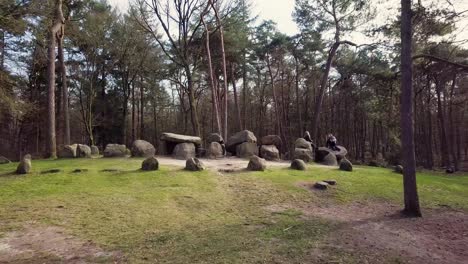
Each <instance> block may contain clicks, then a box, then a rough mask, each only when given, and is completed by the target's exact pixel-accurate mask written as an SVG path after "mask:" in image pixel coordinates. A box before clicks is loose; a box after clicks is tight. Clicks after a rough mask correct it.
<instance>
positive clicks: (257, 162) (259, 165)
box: [247, 156, 266, 171]
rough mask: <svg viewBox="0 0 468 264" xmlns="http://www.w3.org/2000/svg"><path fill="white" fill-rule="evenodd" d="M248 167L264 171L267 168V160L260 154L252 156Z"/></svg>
mask: <svg viewBox="0 0 468 264" xmlns="http://www.w3.org/2000/svg"><path fill="white" fill-rule="evenodd" d="M247 169H248V170H250V171H264V170H265V169H266V160H264V159H262V158H260V157H258V156H252V157H251V158H250V160H249V164H248V165H247Z"/></svg>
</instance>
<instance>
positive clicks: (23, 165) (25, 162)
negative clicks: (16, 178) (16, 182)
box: [16, 154, 32, 174]
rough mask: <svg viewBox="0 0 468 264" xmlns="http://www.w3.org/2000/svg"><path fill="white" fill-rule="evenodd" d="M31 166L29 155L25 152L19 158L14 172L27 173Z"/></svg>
mask: <svg viewBox="0 0 468 264" xmlns="http://www.w3.org/2000/svg"><path fill="white" fill-rule="evenodd" d="M31 168H32V164H31V155H29V154H27V155H25V156H24V157H23V158H22V159H21V161H20V163H19V164H18V167H17V168H16V173H17V174H28V173H30V172H31Z"/></svg>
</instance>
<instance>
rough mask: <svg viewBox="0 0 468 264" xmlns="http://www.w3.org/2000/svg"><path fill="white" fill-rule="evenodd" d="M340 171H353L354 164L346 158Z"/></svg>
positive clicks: (341, 162) (341, 164)
mask: <svg viewBox="0 0 468 264" xmlns="http://www.w3.org/2000/svg"><path fill="white" fill-rule="evenodd" d="M340 170H342V171H353V164H352V163H351V161H349V160H348V159H346V158H344V159H342V160H341V161H340Z"/></svg>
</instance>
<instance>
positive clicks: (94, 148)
mask: <svg viewBox="0 0 468 264" xmlns="http://www.w3.org/2000/svg"><path fill="white" fill-rule="evenodd" d="M91 155H95V156H97V155H99V148H98V147H97V146H94V145H93V146H91Z"/></svg>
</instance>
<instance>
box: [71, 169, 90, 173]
mask: <svg viewBox="0 0 468 264" xmlns="http://www.w3.org/2000/svg"><path fill="white" fill-rule="evenodd" d="M87 171H88V170H87V169H75V170H73V171H72V172H73V173H80V172H87Z"/></svg>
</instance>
